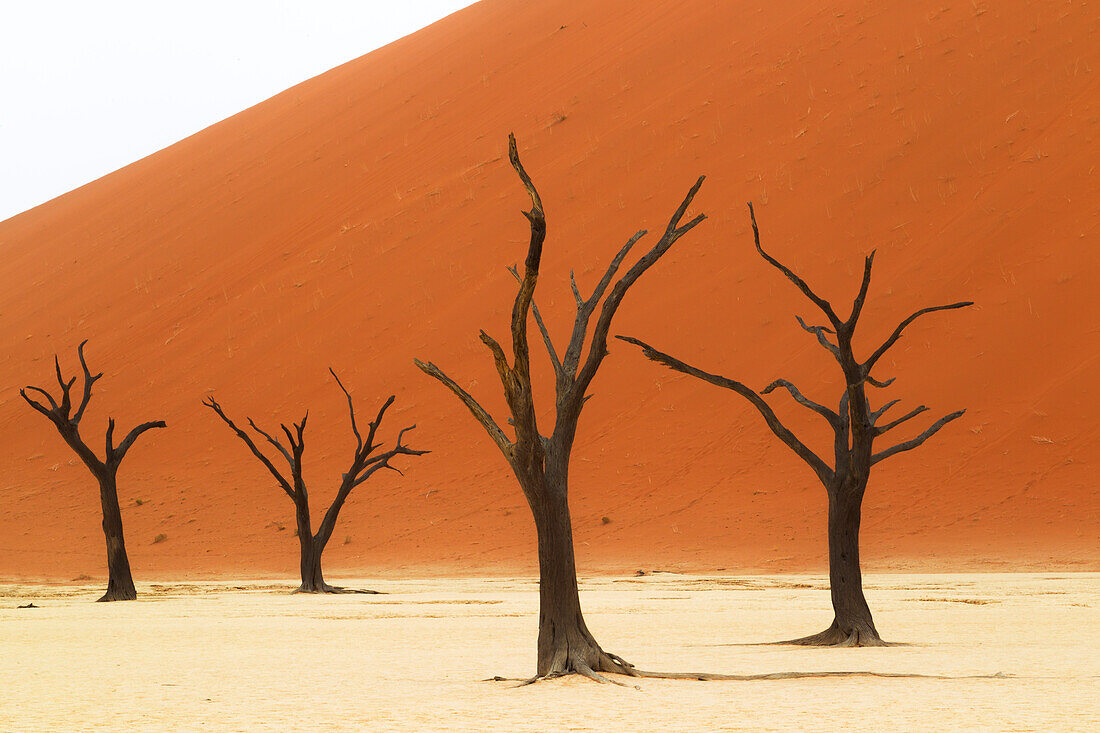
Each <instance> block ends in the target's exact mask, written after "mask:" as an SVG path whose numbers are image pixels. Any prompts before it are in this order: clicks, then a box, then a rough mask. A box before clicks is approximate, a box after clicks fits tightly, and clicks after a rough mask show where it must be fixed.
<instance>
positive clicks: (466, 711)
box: [0, 574, 1100, 731]
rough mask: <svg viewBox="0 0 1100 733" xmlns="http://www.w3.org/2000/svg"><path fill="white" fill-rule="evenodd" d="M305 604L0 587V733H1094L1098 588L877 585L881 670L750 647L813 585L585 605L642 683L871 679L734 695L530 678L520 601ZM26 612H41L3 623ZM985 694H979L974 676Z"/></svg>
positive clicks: (769, 685) (670, 577)
mask: <svg viewBox="0 0 1100 733" xmlns="http://www.w3.org/2000/svg"><path fill="white" fill-rule="evenodd" d="M348 582H349V583H350V584H352V585H356V586H360V587H367V586H370V587H373V588H375V589H378V590H381V591H384V592H385V595H377V596H363V595H358V596H334V597H303V596H293V595H289V594H288V593H287V589H288V587H289V586H288V585H280V584H272V583H270V582H260V581H253V582H242V583H229V584H227V583H221V584H215V583H191V584H165V585H148V584H144V585H140V586H139V592H140V593H141V594H142V595H141V599H140V600H138V601H137V602H134V603H113V604H96V603H93V602H92V601H93V600H94V599H95V597H96V596H97V594H98V592H99V591H98V589H97V588H92V587H78V586H42V585H34V586H31V585H5V586H0V606H2V608H0V689H3V690H4V694H3V695H2V696H0V729H2V730H5V731H39V730H158V729H163V730H280V731H282V730H321V729H325V730H365V729H368V728H369V729H370V730H486V729H493V730H500V731H520V730H522V731H545V730H551V729H554V730H597V729H602V730H607V729H627V730H635V731H638V730H654V731H657V730H659V731H700V730H754V731H756V730H759V731H766V730H767V731H770V730H836V729H841V728H845V729H848V730H887V729H892V730H963V729H966V730H1006V731H1007V730H1012V731H1024V730H1082V731H1084V730H1096V729H1097V726H1098V725H1100V708H1098V704H1097V691H1098V679H1100V656H1098V655H1097V650H1098V643H1100V616H1098V613H1097V609H1098V608H1100V575H1096V574H1060V575H1055V574H1051V575H1042V574H974V575H876V576H873V577H871V578H869V582H868V586H869V600H870V601H871V603H872V605H873V607H874V609H875V611H876V619H877V621H878V625H879V627H880V629H881V630H882V631H883V632H884V635H885V636H887V637H888V638H889V639H891V640H894V641H898V642H905V645H903V646H895V647H890V648H885V649H804V648H792V647H775V646H753V645H751V643H753V642H761V641H768V640H775V639H778V638H785V637H790V636H792V635H796V634H801V633H804V632H812V631H817V630H819V627H823V626H825V625H826V623H827V622H828V620H829V619H828V613H827V607H828V595H827V588H826V585H825V584H824V582H823V579H822V578H821V577H818V576H804V577H800V576H752V577H715V576H711V577H703V576H686V575H674V574H659V575H650V576H646V577H640V578H635V577H624V578H614V577H609V578H599V579H593V580H587V581H585V582H584V583H583V590H582V593H583V602H584V604H585V607H586V615H587V619H588V622H589V626H590V627H591V628H592V630H593V632H594V633H595V634H596V636H597V638H599V639H600V640H601V643H602V644H603V645H604V646H605V647H606V648H608V649H609V650H613V651H615V652H617V653H620V654H622V655H624V656H626V657H627V658H628V659H630V660H632V661H633V662H635V663H636V664H638V665H639V667H642V668H650V669H661V670H673V671H712V672H729V673H756V672H788V671H800V672H805V671H842V670H843V671H872V672H879V673H900V674H914V675H935V676H936V677H934V678H930V677H925V678H921V677H898V678H881V677H867V676H852V677H843V678H826V679H820V678H819V679H796V680H779V681H753V682H694V681H665V680H643V681H640V682H639V683H638V685H637V689H635V688H633V687H615V686H611V685H598V684H595V683H593V682H589V681H587V680H583V679H579V678H568V679H563V680H555V681H551V682H543V683H540V684H537V685H533V686H529V687H524V688H521V689H515V688H514V687H513V686H512V683H505V682H491V681H486V678H487V677H491V676H494V675H501V676H505V677H517V678H518V677H523V676H525V675H528V674H530V673H532V672H533V664H534V642H535V614H536V612H537V601H538V597H537V590H536V583H535V581H534V580H532V579H519V580H516V579H485V578H464V579H419V580H385V581H380V582H368V581H354V582H351V581H348ZM31 601H33V602H34V603H35V604H36V605H38V606H40V608H35V609H17V608H16V606H17V605H22V604H25V603H28V602H31ZM998 674H999V675H1004V676H997V677H990V675H998Z"/></svg>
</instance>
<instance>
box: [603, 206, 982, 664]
mask: <svg viewBox="0 0 1100 733" xmlns="http://www.w3.org/2000/svg"><path fill="white" fill-rule="evenodd" d="M749 217H750V219H751V221H752V232H753V238H754V240H755V242H756V251H757V252H759V253H760V256H761V257H763V258H764V259H765V260H766V261H767V262H768V264H770V265H772V266H773V267H775V268H776V269H777V270H779V271H780V272H782V273H783V274H784V275H785V276H786V278H787V279H788V280H790V281H791V282H792V283H794V284H795V286H797V287H798V289H799V290H800V291H802V294H803V295H805V296H806V297H807V298H809V299H810V301H811V302H812V303H813V304H814V305H816V306H817V307H818V308H819V309H820V310H821V312H822V313H824V314H825V317H826V318H827V319H828V321H829V325H827V326H810V325H807V324H806V322H805V321H803V320H802V318H801V317H797V316H796V318H797V320H798V324H799V325H800V326H801V327H802V328H803V329H804V330H806V331H808V332H809V333H811V334H813V335H814V336H815V337H816V339H817V341H818V343H819V344H821V346H822V347H823V348H824V349H825V350H826V351H828V352H829V353H830V354H831V355H832V356H833V358H834V359H836V362H837V364H839V365H840V370H841V372H842V373H843V375H844V382H845V389H844V392H843V394H842V395H841V397H840V402H839V405H838V408H837V410H836V411H835V412H834V411H833V410H831V409H830V408H828V407H825V406H824V405H820V404H818V403H816V402H814V401H813V400H810V399H808V398H807V397H804V396H803V395H802V393H801V392H800V391H799V390H798V389H797V388H796V387H795V386H794V385H793V384H791V382H789V381H788V380H786V379H777V380H775V381H774V382H772V383H771V384H769V385H768V386H767V387H765V388H764V389H763V390H761V392H760V394H764V395H766V394H770V393H771V392H772V391H774V390H775V389H777V388H779V387H782V388H784V389H786V390H787V391H788V392H789V393H790V395H791V397H792V398H793V399H794V400H795V402H797V403H798V404H800V405H802V406H803V407H806V408H808V409H810V410H812V411H813V412H815V413H817V414H818V415H820V416H821V417H822V418H824V419H825V421H826V422H828V423H829V426H830V427H831V428H832V429H833V434H834V441H833V452H834V462H833V465H832V466H829V465H828V464H827V463H826V462H825V461H824V460H822V459H821V458H820V457H818V456H817V454H816V453H814V452H813V451H812V450H811V449H810V448H809V447H807V446H806V444H805V443H803V442H802V441H801V440H799V439H798V438H797V437H796V436H795V435H794V433H792V432H791V431H790V430H789V429H787V427H786V426H785V425H783V423H782V422H780V421H779V418H777V417H776V415H775V413H774V412H773V411H772V408H771V407H770V406H769V405H768V403H767V402H765V401H764V400H763V399H762V398H761V397H760V395H758V394H757V393H756V392H755V391H753V390H752V389H750V388H749V387H746V386H745V385H744V384H742V383H741V382H737V381H734V380H732V379H728V378H726V377H720V376H718V375H715V374H710V373H708V372H704V371H703V370H701V369H697V368H696V367H693V366H690V365H688V364H685V363H684V362H682V361H680V360H679V359H676V358H674V357H672V356H669V355H668V354H665V353H663V352H660V351H657V349H655V348H653V347H652V346H650V345H649V344H646V343H644V342H642V341H639V340H638V339H636V338H630V337H626V336H618V338H620V339H622V340H624V341H628V342H630V343H632V344H636V345H638V346H640V347H642V350H643V353H644V354H645V356H647V357H648V358H650V359H652V360H653V361H656V362H658V363H660V364H664V365H665V366H668V367H670V368H672V369H675V370H676V371H678V372H683V373H684V374H689V375H691V376H693V377H697V378H699V379H702V380H704V381H706V382H710V383H711V384H715V385H718V386H719V387H725V388H726V389H731V390H733V391H734V392H737V393H738V394H740V395H741V396H743V397H744V398H745V399H747V400H748V401H749V402H751V403H752V405H753V406H754V407H755V408H756V409H757V410H758V411H759V412H760V414H761V415H763V417H764V420H765V422H767V424H768V427H769V428H771V431H772V432H773V433H775V435H776V436H777V437H778V438H779V439H780V440H782V441H783V442H784V443H785V444H786V445H787V447H789V448H790V449H791V450H792V451H794V452H795V453H796V454H797V455H798V457H799V458H801V459H802V460H803V461H805V462H806V463H807V464H808V465H809V466H810V468H811V469H813V471H814V473H815V474H816V475H817V477H818V479H819V480H820V481H821V483H822V484H823V485H824V486H825V492H826V494H827V495H828V498H829V585H830V591H831V594H832V602H833V613H834V619H833V623H832V625H831V626H829V628H828V629H826V630H825V631H823V632H821V633H819V634H814V635H813V636H807V637H805V638H802V639H793V640H791V641H788V642H780V643H787V644H802V645H807V646H811V645H812V646H882V645H884V644H885V642H883V641H882V638H881V637H880V636H879V633H878V630H877V629H875V623H874V621H873V620H872V618H871V610H870V608H869V607H868V606H867V600H866V598H865V597H864V595H863V579H862V576H861V573H860V567H859V523H860V514H861V510H862V505H863V495H864V493H865V492H866V490H867V481H868V479H869V478H870V475H871V467H872V466H874V465H875V464H877V463H879V462H880V461H883V460H885V459H887V458H889V457H890V456H893V455H897V454H898V453H901V452H903V451H908V450H912V449H914V448H916V447H917V446H919V445H920V444H922V443H923V442H924V441H926V440H928V439H929V438H931V437H932V436H933V435H935V434H936V433H937V432H939V430H940V429H941V428H942V427H943V426H944V425H946V424H947V423H949V422H951V421H952V420H956V419H958V418H960V417H962V415H963V413H964V412H965V410H960V411H958V412H953V413H951V414H950V415H946V416H945V417H942V418H940V419H939V420H937V421H936V422H935V423H933V424H932V425H931V426H930V427H929V428H928V429H927V430H925V431H924V432H923V433H921V434H920V435H918V436H916V437H915V438H912V439H910V440H906V441H904V442H901V443H897V444H895V445H893V446H890V447H889V448H885V449H883V450H879V451H876V450H875V448H874V443H875V441H876V440H877V439H878V438H879V437H881V436H882V435H883V434H885V433H886V432H887V431H889V430H893V429H894V428H896V427H898V426H899V425H901V424H902V423H905V422H907V421H908V420H911V419H912V418H914V417H916V416H917V415H919V414H921V413H922V412H925V411H926V410H927V409H928V408H927V407H925V406H924V405H921V406H920V407H917V408H916V409H914V410H912V411H910V412H909V413H908V414H906V415H903V416H902V417H899V418H898V419H896V420H893V421H891V422H887V423H880V419H881V418H882V416H883V415H884V414H885V413H886V411H887V410H889V409H890V408H891V407H893V406H894V405H896V404H897V403H898V400H891V401H889V402H887V403H885V404H883V405H882V406H881V407H879V408H878V409H876V410H872V409H871V405H870V401H869V400H868V399H867V391H866V388H867V385H871V386H873V387H879V388H884V387H887V386H889V385H890V384H891V383H892V382H893V381H894V379H893V378H890V379H888V380H886V381H884V382H880V381H878V380H876V379H875V378H874V377H872V376H871V370H872V369H873V368H874V367H875V365H876V364H877V363H878V361H879V359H881V358H882V355H883V354H885V353H886V351H887V350H888V349H889V348H890V347H891V346H893V345H894V344H895V343H897V340H898V339H899V338H901V334H902V331H904V330H905V328H906V327H907V326H908V325H909V324H910V323H912V322H913V321H915V320H916V319H917V318H919V317H921V316H923V315H925V314H927V313H934V312H936V311H943V310H954V309H956V308H965V307H966V306H969V305H973V303H972V302H969V301H967V302H962V303H952V304H950V305H938V306H933V307H930V308H922V309H921V310H918V311H917V312H916V313H913V314H912V315H911V316H909V317H908V318H906V319H905V320H904V321H902V322H901V324H900V325H898V327H897V328H895V329H894V332H893V333H892V334H891V335H890V337H889V338H888V339H886V341H885V342H883V344H882V345H881V346H879V347H878V348H877V349H875V350H874V352H872V353H871V356H870V357H868V358H867V359H866V360H865V361H863V362H860V361H859V360H857V359H856V357H855V354H854V353H853V350H852V338H853V336H854V334H855V330H856V324H857V323H858V321H859V316H860V314H861V313H862V311H863V303H864V301H865V300H866V298H867V288H868V287H869V286H870V284H871V266H872V264H873V263H874V259H875V253H874V252H871V254H870V255H868V256H867V259H866V261H865V262H864V267H863V283H862V284H861V285H860V288H859V294H858V295H856V298H855V301H854V302H853V304H852V312H851V315H849V316H848V318H847V319H846V320H841V318H840V316H838V315H837V314H836V311H834V310H833V306H832V305H831V304H830V303H829V302H828V301H827V300H825V299H824V298H821V297H820V296H818V295H817V294H816V293H814V291H813V290H811V289H810V286H809V285H807V284H806V281H805V280H803V279H802V278H800V277H799V276H798V275H796V274H795V273H794V272H793V271H791V269H790V268H788V267H787V266H786V265H784V264H782V263H781V262H779V261H778V260H776V259H775V258H774V257H772V256H771V255H769V254H768V253H767V252H765V251H764V249H763V248H762V247H761V246H760V230H759V229H758V228H757V225H756V214H755V212H754V211H753V208H752V204H751V203H750V204H749ZM830 337H832V338H830Z"/></svg>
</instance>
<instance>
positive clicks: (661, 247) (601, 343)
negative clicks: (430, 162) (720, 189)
mask: <svg viewBox="0 0 1100 733" xmlns="http://www.w3.org/2000/svg"><path fill="white" fill-rule="evenodd" d="M508 157H509V160H510V161H511V163H512V168H514V169H515V171H516V173H517V174H518V175H519V178H520V180H521V181H522V182H523V186H524V188H525V189H526V191H527V195H528V196H529V197H530V199H531V210H530V211H524V212H523V213H524V215H525V216H526V217H527V219H528V221H529V223H530V229H531V240H530V244H529V246H528V249H527V259H526V262H525V264H524V272H523V275H522V277H521V276H520V274H519V272H518V269H516V268H510V269H511V270H512V273H513V275H515V277H516V278H517V279H518V280H519V292H518V294H517V295H516V299H515V303H514V304H513V306H512V318H511V330H512V363H511V364H509V363H508V357H507V356H506V355H505V353H504V349H503V348H502V347H501V345H500V344H499V343H497V341H496V340H495V339H494V338H492V337H491V336H489V335H488V334H487V333H485V332H484V331H482V332H481V340H482V342H484V343H485V345H486V346H487V347H488V348H489V351H490V352H491V353H492V355H493V360H494V362H495V363H496V368H497V373H498V374H499V375H500V381H501V383H502V384H503V386H504V396H505V400H506V401H507V404H508V409H509V411H510V412H511V415H512V418H511V420H509V423H510V424H511V425H512V426H513V427H514V430H515V439H514V440H512V439H510V438H509V437H508V436H507V435H506V434H505V432H504V430H502V429H501V428H500V426H499V425H498V424H497V423H496V421H495V420H494V419H493V418H492V417H491V416H490V415H489V413H488V412H487V411H486V410H485V409H484V408H483V407H482V406H481V405H480V404H478V402H477V401H476V400H475V399H474V398H473V397H472V396H471V395H470V394H469V393H468V392H467V391H466V390H464V389H463V388H462V387H460V386H459V385H458V384H457V383H456V382H455V381H454V380H453V379H451V378H450V377H448V376H447V375H446V374H444V373H443V372H442V371H441V370H440V369H439V368H438V367H437V366H435V365H434V364H432V363H427V364H425V363H423V362H421V361H416V365H417V366H418V367H419V368H420V369H421V370H423V371H424V372H425V373H426V374H428V375H430V376H432V377H434V378H435V379H437V380H439V381H440V382H442V383H443V384H444V385H445V386H446V387H447V388H448V389H450V390H451V391H452V392H454V394H455V395H456V396H457V397H458V398H459V399H460V400H461V401H462V403H463V404H465V405H466V407H467V408H468V409H469V410H470V412H471V413H472V414H473V416H474V418H476V419H477V421H478V422H479V423H481V426H482V427H483V428H485V431H486V432H487V433H489V437H491V438H492V439H493V442H494V443H496V445H497V447H498V448H499V449H500V451H501V453H503V454H504V457H505V459H507V461H508V464H509V465H510V466H511V467H512V471H513V472H514V473H515V475H516V479H517V480H518V481H519V484H520V487H521V488H522V489H523V494H524V496H525V497H526V498H527V503H528V505H529V506H530V507H531V513H532V515H533V516H534V520H535V529H536V532H537V536H538V557H539V597H540V612H539V638H538V666H537V674H536V676H535V677H533V678H532V679H531V681H534V680H537V679H542V678H546V677H553V676H558V675H564V674H569V673H573V672H576V673H580V674H583V675H585V676H587V677H590V678H593V679H597V680H599V681H601V682H605V681H608V680H607V679H606V678H605V677H603V676H602V675H600V672H611V673H619V674H626V675H639V674H642V673H640V672H639V671H638V670H635V669H634V668H633V667H632V666H631V665H630V664H629V663H627V662H625V661H623V660H622V659H621V658H619V657H617V656H615V655H614V654H609V653H607V652H605V651H604V650H603V649H601V648H600V645H599V644H597V643H596V640H595V639H594V638H593V637H592V634H591V633H590V632H589V631H588V628H587V626H586V625H585V622H584V617H583V616H582V614H581V606H580V598H579V595H578V592H577V571H576V564H575V560H574V555H573V528H572V523H571V521H570V518H569V501H568V490H567V486H568V476H569V455H570V452H571V451H572V449H573V441H574V439H575V437H576V433H577V423H578V420H579V419H580V414H581V408H582V407H583V406H584V403H585V402H586V401H587V399H588V395H587V394H586V391H587V390H588V386H589V385H590V384H591V382H592V378H593V377H594V376H595V375H596V370H597V369H599V367H600V364H601V363H602V362H603V360H604V357H605V356H607V336H608V330H609V329H610V327H611V319H612V318H613V317H614V315H615V312H616V311H617V310H618V308H619V304H620V303H621V302H622V299H623V296H625V295H626V291H627V289H628V288H629V287H630V286H631V285H633V284H634V283H635V282H636V281H637V280H638V278H639V277H641V276H642V274H643V273H645V271H646V270H648V269H649V268H650V267H652V266H653V264H654V263H655V262H657V260H658V259H659V258H660V257H661V256H662V255H663V254H664V253H665V252H667V251H668V249H669V248H670V247H671V246H672V245H673V244H674V243H675V242H676V240H678V239H679V238H680V237H682V236H683V235H684V234H686V233H687V232H689V231H690V230H691V229H693V228H694V227H695V226H696V225H697V224H699V222H701V221H703V219H704V218H705V217H704V216H703V215H702V214H700V215H699V216H697V217H695V218H694V219H692V220H691V221H689V222H688V223H686V224H684V225H683V226H681V225H680V221H681V219H682V218H683V217H684V214H685V212H686V211H687V209H688V206H690V205H691V202H692V199H694V198H695V194H696V192H697V191H698V190H699V187H700V186H701V185H702V184H703V177H700V178H699V180H698V181H696V182H695V185H694V186H692V187H691V190H690V191H688V194H687V196H686V197H685V198H684V200H683V202H682V203H681V204H680V207H679V208H678V209H677V210H676V213H675V214H673V216H672V219H671V220H670V221H669V223H668V227H667V228H666V229H665V231H664V233H663V234H662V235H661V238H660V240H659V241H658V242H657V243H656V244H655V245H654V246H653V249H651V250H650V251H649V252H648V253H646V254H645V255H644V256H643V257H642V258H641V259H639V260H638V261H637V262H636V263H635V264H634V266H633V267H631V268H630V269H629V270H628V271H627V272H626V274H625V275H623V276H622V277H621V278H619V280H618V281H617V282H616V283H615V285H614V286H613V287H612V288H611V291H610V293H609V294H608V296H607V298H606V300H604V301H603V306H602V308H601V309H600V314H599V317H598V319H597V321H596V325H595V328H594V329H593V331H592V334H591V338H590V339H588V341H589V344H588V351H587V356H586V357H584V358H583V359H582V356H583V354H582V352H583V351H584V349H585V341H586V339H587V337H588V327H589V321H590V319H591V318H592V316H593V314H594V313H595V312H596V307H597V305H598V304H599V302H600V299H601V298H603V295H604V292H605V291H607V288H608V286H609V285H611V282H612V280H613V279H614V278H615V275H616V273H617V272H618V270H619V267H620V265H621V264H622V262H623V260H624V259H625V258H626V256H627V253H629V252H630V249H631V247H633V246H634V244H635V243H636V242H637V241H638V240H639V239H641V238H642V237H643V236H644V235H645V234H646V232H645V230H642V231H639V232H638V233H637V234H635V235H634V236H632V237H631V238H630V239H629V240H628V241H627V242H626V244H625V245H623V247H622V249H620V250H619V253H618V254H617V255H615V257H614V259H613V260H612V261H611V264H610V265H609V266H608V268H607V271H606V272H605V273H604V275H603V277H602V278H601V279H600V281H599V282H598V283H597V284H596V287H595V289H594V291H593V292H592V295H591V296H589V297H588V298H584V297H582V296H581V293H580V290H579V289H578V287H577V284H576V280H575V279H574V278H573V277H572V275H570V280H571V284H572V289H573V297H574V299H575V300H576V318H575V320H574V322H573V331H572V335H571V336H570V338H569V342H568V345H567V346H566V348H565V351H564V353H561V352H559V351H558V350H557V349H556V348H555V346H554V343H553V341H552V340H551V338H550V334H549V332H548V331H547V329H546V324H545V322H544V321H543V319H542V316H541V314H540V313H539V310H538V308H537V307H536V306H534V304H533V299H534V293H535V285H536V283H537V281H538V275H539V263H540V261H541V258H542V245H543V240H544V239H545V238H546V215H545V212H544V210H543V206H542V199H541V198H540V197H539V194H538V191H536V190H535V184H534V183H533V182H532V181H531V177H530V176H529V175H528V174H527V171H525V170H524V168H523V165H522V164H521V163H520V159H519V154H518V152H517V151H516V141H515V138H514V137H513V136H511V135H509V136H508ZM529 310H533V311H534V316H535V323H536V324H537V325H538V328H539V331H540V333H541V334H542V340H543V343H544V344H545V346H546V350H547V352H548V353H549V356H550V361H551V363H552V364H553V368H554V374H555V383H556V393H557V400H556V415H555V423H554V427H553V431H552V432H551V433H550V435H549V437H546V436H544V435H542V434H541V433H540V432H539V428H538V426H537V424H536V421H535V404H534V398H533V396H532V390H531V370H530V358H529V351H528V342H527V327H528V321H527V314H528V311H529ZM685 676H697V675H685Z"/></svg>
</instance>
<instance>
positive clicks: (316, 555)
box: [295, 542, 329, 593]
mask: <svg viewBox="0 0 1100 733" xmlns="http://www.w3.org/2000/svg"><path fill="white" fill-rule="evenodd" d="M311 544H312V543H311ZM328 588H329V586H328V584H326V583H325V576H324V574H323V573H322V572H321V553H320V552H318V551H317V550H316V548H314V547H309V548H307V547H306V543H304V542H303V543H302V585H301V586H300V587H299V588H298V590H297V591H295V592H296V593H326V592H328Z"/></svg>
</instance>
